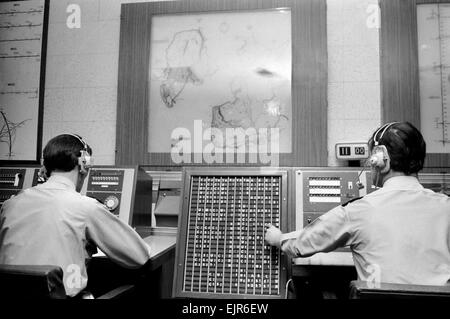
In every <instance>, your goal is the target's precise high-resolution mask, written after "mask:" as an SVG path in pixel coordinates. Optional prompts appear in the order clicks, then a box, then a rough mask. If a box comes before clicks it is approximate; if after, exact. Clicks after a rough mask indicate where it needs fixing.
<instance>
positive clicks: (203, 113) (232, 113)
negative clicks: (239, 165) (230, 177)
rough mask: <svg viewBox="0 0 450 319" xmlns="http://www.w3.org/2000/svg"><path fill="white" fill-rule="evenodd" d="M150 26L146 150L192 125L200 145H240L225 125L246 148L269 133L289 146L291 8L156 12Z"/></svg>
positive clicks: (167, 144) (162, 146)
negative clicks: (195, 12) (240, 135)
mask: <svg viewBox="0 0 450 319" xmlns="http://www.w3.org/2000/svg"><path fill="white" fill-rule="evenodd" d="M151 30H152V31H151V48H150V70H149V77H150V79H149V82H150V87H149V95H150V96H149V138H148V151H149V152H150V153H168V152H170V151H171V150H172V149H173V148H174V147H175V148H176V147H177V144H178V143H186V140H185V139H191V140H193V139H194V138H197V139H198V134H197V135H196V137H194V135H195V134H196V133H198V132H199V133H200V135H201V136H203V141H202V143H203V145H202V148H201V149H203V146H204V145H205V144H212V145H213V146H214V147H215V148H216V149H221V152H234V151H239V150H241V148H240V147H241V146H242V145H239V143H240V142H239V141H238V140H236V139H235V138H234V137H233V136H231V135H229V134H227V130H230V129H232V130H234V132H235V133H237V134H238V135H239V134H243V135H245V136H246V138H245V140H242V141H241V143H245V145H244V147H245V148H244V149H245V150H247V152H248V150H251V149H256V148H252V145H251V144H252V143H258V144H267V145H269V144H270V143H273V142H274V141H273V140H271V139H275V138H276V141H275V142H276V144H277V148H278V150H279V152H280V153H290V152H291V151H292V141H291V139H292V101H291V77H292V57H291V54H292V53H291V52H292V44H291V11H290V10H283V9H274V10H259V11H239V12H213V13H199V14H175V15H155V16H153V17H152V26H151ZM177 128H178V129H181V131H184V132H189V133H190V134H186V135H185V136H180V135H177V134H175V135H174V134H173V132H174V131H175V130H176V129H177ZM211 129H212V130H211ZM271 129H272V130H271ZM273 129H275V130H273ZM208 130H209V132H210V134H209V135H208V134H207V133H205V132H206V131H208ZM275 131H276V132H277V134H273V132H275ZM211 132H212V133H211ZM252 135H257V136H252ZM174 136H176V138H174ZM192 143H193V144H194V143H195V142H192ZM272 145H273V144H272ZM272 150H273V149H272Z"/></svg>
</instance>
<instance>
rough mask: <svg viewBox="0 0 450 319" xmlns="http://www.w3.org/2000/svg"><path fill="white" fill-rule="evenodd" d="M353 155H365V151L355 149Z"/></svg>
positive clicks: (358, 148)
mask: <svg viewBox="0 0 450 319" xmlns="http://www.w3.org/2000/svg"><path fill="white" fill-rule="evenodd" d="M355 155H366V149H365V148H364V147H355Z"/></svg>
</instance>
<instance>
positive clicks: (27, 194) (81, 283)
mask: <svg viewBox="0 0 450 319" xmlns="http://www.w3.org/2000/svg"><path fill="white" fill-rule="evenodd" d="M91 154H92V150H91V148H90V147H89V145H88V144H87V143H85V142H84V141H83V139H82V138H81V137H80V136H78V135H75V134H62V135H58V136H56V137H54V138H53V139H51V140H50V141H49V142H48V143H47V145H46V146H45V148H44V152H43V158H44V167H43V171H44V173H45V174H46V175H48V180H47V181H46V182H45V183H43V184H40V185H37V186H35V187H32V188H29V189H25V190H23V191H22V192H20V193H19V194H18V195H17V196H15V197H13V198H11V199H9V200H8V201H6V202H5V203H4V204H3V206H2V210H1V211H0V264H7V265H56V266H60V267H61V269H62V270H63V272H64V277H63V281H64V286H65V289H66V294H67V295H68V296H76V295H77V294H78V293H80V292H81V291H82V290H83V289H84V288H85V287H86V285H87V280H88V278H87V271H86V261H87V260H88V259H89V258H90V257H91V256H90V255H91V253H92V247H95V246H97V247H98V248H100V250H102V251H103V252H104V253H105V254H106V255H107V256H108V257H109V258H110V259H111V260H113V261H114V262H116V263H117V264H119V265H121V266H123V267H126V268H138V267H140V266H142V265H144V264H145V262H146V261H147V260H148V259H149V258H150V247H149V246H148V245H147V244H146V243H145V242H144V241H143V240H142V239H141V237H140V236H139V235H138V234H137V233H136V232H135V231H134V230H133V229H132V228H131V227H130V226H128V225H127V224H126V223H124V222H123V221H121V220H120V219H119V218H117V217H115V216H114V215H113V214H111V213H110V212H109V211H108V210H107V209H106V207H105V206H104V205H103V204H101V203H100V202H98V201H97V200H95V199H93V198H90V197H87V196H82V195H81V194H80V193H79V192H80V190H81V187H82V185H83V181H84V179H85V178H86V175H87V172H88V169H89V166H90V164H91V157H90V156H91Z"/></svg>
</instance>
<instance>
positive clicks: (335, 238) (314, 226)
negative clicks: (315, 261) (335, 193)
mask: <svg viewBox="0 0 450 319" xmlns="http://www.w3.org/2000/svg"><path fill="white" fill-rule="evenodd" d="M352 233H353V230H352V227H351V223H350V221H349V218H348V215H347V212H346V208H345V207H343V206H338V207H336V208H334V209H332V210H330V211H329V212H327V213H325V214H323V215H322V216H320V217H318V218H317V219H316V220H314V221H313V222H312V223H311V224H309V225H308V226H306V227H305V228H303V229H302V230H299V231H295V232H292V233H287V234H283V235H282V236H281V249H282V250H283V251H284V252H286V253H287V254H289V255H291V256H296V257H308V256H311V255H313V254H315V253H318V252H329V251H332V250H334V249H336V248H337V247H342V246H347V245H349V244H350V240H351V237H352Z"/></svg>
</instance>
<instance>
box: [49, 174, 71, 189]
mask: <svg viewBox="0 0 450 319" xmlns="http://www.w3.org/2000/svg"><path fill="white" fill-rule="evenodd" d="M42 186H44V187H45V186H53V187H54V186H56V187H58V188H59V187H61V188H63V189H67V190H73V191H75V184H74V183H73V182H72V181H71V180H70V179H68V178H67V177H65V176H61V175H51V176H50V178H49V179H48V180H47V182H46V183H44V184H42Z"/></svg>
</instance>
